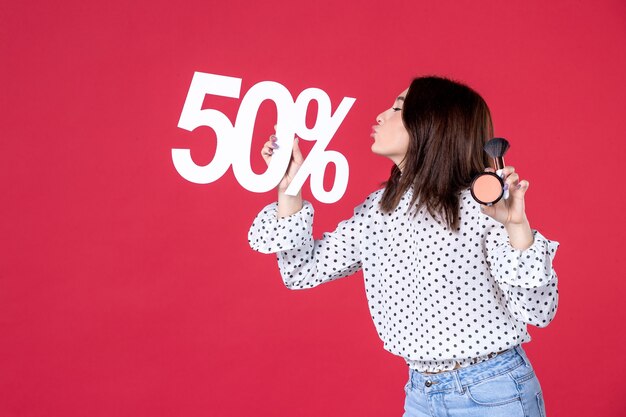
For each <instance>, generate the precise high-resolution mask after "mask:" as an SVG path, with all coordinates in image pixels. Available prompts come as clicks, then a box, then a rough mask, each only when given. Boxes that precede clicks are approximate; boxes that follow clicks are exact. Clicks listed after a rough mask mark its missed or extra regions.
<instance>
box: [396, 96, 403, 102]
mask: <svg viewBox="0 0 626 417" xmlns="http://www.w3.org/2000/svg"><path fill="white" fill-rule="evenodd" d="M396 101H404V97H403V96H400V97H398V98H397V99H396Z"/></svg>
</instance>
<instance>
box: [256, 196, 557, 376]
mask: <svg viewBox="0 0 626 417" xmlns="http://www.w3.org/2000/svg"><path fill="white" fill-rule="evenodd" d="M383 191H384V189H379V190H377V191H374V192H373V193H371V194H370V195H369V196H368V197H367V198H366V199H365V201H363V202H362V203H361V204H360V205H358V206H357V207H356V208H355V209H354V215H353V216H352V217H351V218H350V219H347V220H344V221H342V222H340V223H339V224H338V225H337V228H336V229H335V230H334V231H333V232H326V233H324V234H323V236H322V238H321V239H319V240H314V239H313V236H312V231H313V206H312V205H311V203H310V202H308V201H306V200H304V201H303V207H302V209H301V210H300V211H298V212H296V213H294V214H292V215H291V216H288V217H284V218H277V208H278V203H277V202H274V203H271V204H269V205H267V206H266V207H264V208H263V209H262V210H261V212H260V213H259V214H258V215H257V216H256V218H255V219H254V221H253V223H252V226H251V228H250V230H249V232H248V241H249V243H250V246H251V247H252V248H253V249H254V250H257V251H259V252H262V253H276V254H277V258H278V266H279V269H280V273H281V275H282V278H283V281H284V283H285V285H286V286H287V288H290V289H306V288H312V287H315V286H317V285H319V284H322V283H325V282H329V281H333V280H335V279H338V278H342V277H346V276H348V275H351V274H353V273H355V272H356V271H358V270H359V269H361V268H362V269H363V276H364V283H365V292H366V295H367V299H368V304H369V310H370V313H371V315H372V319H373V320H374V325H375V326H376V330H377V332H378V335H379V336H380V338H381V339H382V341H383V342H384V348H385V349H386V350H387V351H389V352H391V353H393V354H395V355H399V356H401V357H403V358H404V360H405V361H406V363H407V364H408V365H409V366H410V367H411V368H413V369H416V370H418V371H420V372H435V371H442V370H449V369H453V367H454V366H455V363H456V362H459V363H460V365H461V366H462V367H463V366H467V365H469V364H472V363H478V362H481V361H483V360H485V359H487V358H488V357H489V354H490V353H492V352H499V351H501V350H506V349H509V348H512V347H514V346H516V345H519V344H521V343H524V342H528V341H530V335H529V334H528V332H527V330H526V325H527V324H532V325H534V326H537V327H545V326H547V325H548V323H550V321H551V320H552V319H553V317H554V315H555V313H556V309H557V303H558V290H557V276H556V273H555V272H554V268H553V266H552V260H553V259H554V255H555V253H556V250H557V248H558V246H559V243H558V242H556V241H550V240H548V239H546V238H545V237H544V236H543V235H541V234H540V233H539V232H538V231H537V230H535V229H533V234H534V242H533V244H532V246H531V247H529V248H528V249H526V250H524V251H521V250H519V249H515V248H513V247H512V246H511V245H510V243H509V241H508V234H507V232H506V229H505V228H504V226H503V225H502V224H501V223H499V222H497V221H496V220H494V219H492V218H491V217H489V216H487V215H485V214H483V213H481V211H480V205H479V204H478V203H477V202H475V201H474V200H473V199H472V197H471V195H470V192H469V189H466V190H463V191H462V192H461V193H460V197H461V198H460V227H459V229H458V230H457V231H455V232H453V231H451V230H450V229H449V228H448V227H447V226H446V225H445V223H442V222H440V221H439V220H437V219H436V218H433V217H432V216H431V215H430V214H429V213H428V211H427V210H426V209H422V210H420V211H419V213H418V215H417V216H416V217H412V214H411V213H409V212H408V209H409V203H410V199H411V196H412V190H409V191H407V192H406V193H405V195H404V196H403V197H402V200H401V202H400V204H399V205H398V207H396V209H395V210H394V211H393V212H391V213H383V212H382V210H381V209H380V208H379V206H378V203H379V201H380V199H381V197H382V193H383Z"/></svg>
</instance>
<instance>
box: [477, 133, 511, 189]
mask: <svg viewBox="0 0 626 417" xmlns="http://www.w3.org/2000/svg"><path fill="white" fill-rule="evenodd" d="M509 147H510V145H509V142H508V141H507V140H506V139H504V138H493V139H491V140H489V141H487V143H485V146H484V148H483V149H484V150H485V152H487V154H488V155H489V156H491V157H492V158H493V163H494V168H495V169H496V174H497V175H498V176H499V177H500V178H502V179H503V180H504V176H503V174H502V169H503V168H504V154H505V153H506V151H508V150H509ZM502 198H504V199H505V200H506V199H507V198H509V187H508V184H505V190H504V195H503V196H502Z"/></svg>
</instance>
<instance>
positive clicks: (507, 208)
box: [480, 166, 530, 226]
mask: <svg viewBox="0 0 626 417" xmlns="http://www.w3.org/2000/svg"><path fill="white" fill-rule="evenodd" d="M485 171H489V172H495V170H494V169H493V168H487V169H485ZM502 172H503V176H504V183H505V184H506V185H508V188H509V198H508V199H506V200H505V199H504V198H501V199H500V201H498V202H497V203H496V204H494V205H492V206H486V205H483V204H481V206H480V208H481V210H482V212H483V213H485V214H486V215H487V216H490V217H493V218H494V219H495V220H497V221H498V222H500V223H502V224H504V225H505V226H512V225H522V224H526V223H528V219H527V218H526V211H525V208H524V195H525V194H526V191H528V186H529V185H530V184H529V183H528V181H526V180H522V181H520V180H519V175H518V174H517V173H516V172H515V168H513V167H512V166H506V167H504V168H503V170H502Z"/></svg>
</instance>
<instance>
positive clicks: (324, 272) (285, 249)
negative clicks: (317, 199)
mask: <svg viewBox="0 0 626 417" xmlns="http://www.w3.org/2000/svg"><path fill="white" fill-rule="evenodd" d="M368 200H369V197H368V199H367V200H366V201H365V202H363V203H361V204H360V205H359V206H357V207H356V208H355V209H354V215H353V216H352V217H351V218H350V219H347V220H343V221H342V222H340V223H339V224H338V225H337V228H336V229H335V230H334V231H333V232H326V233H324V234H323V236H322V238H321V239H319V240H314V239H313V213H314V210H313V205H312V204H311V203H310V202H308V201H306V200H304V201H303V206H302V209H300V211H298V212H296V213H294V214H292V215H290V216H287V217H283V218H278V217H277V212H278V202H274V203H271V204H268V205H267V206H265V207H264V208H263V209H262V210H261V212H260V213H259V214H258V215H257V216H256V218H255V219H254V221H253V223H252V226H251V227H250V230H249V232H248V242H249V243H250V247H251V248H252V249H254V250H256V251H259V252H261V253H276V256H277V259H278V267H279V269H280V274H281V276H282V278H283V282H284V283H285V286H287V288H289V289H292V290H296V289H306V288H313V287H316V286H318V285H319V284H322V283H325V282H329V281H333V280H336V279H338V278H343V277H347V276H349V275H352V274H354V273H355V272H357V271H358V270H359V269H361V253H360V244H359V239H360V234H361V230H362V227H363V223H364V218H365V217H366V216H367V211H368V208H369V204H366V203H367V202H368Z"/></svg>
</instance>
